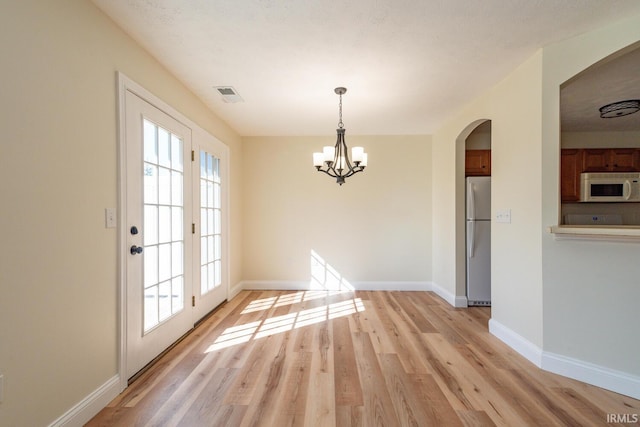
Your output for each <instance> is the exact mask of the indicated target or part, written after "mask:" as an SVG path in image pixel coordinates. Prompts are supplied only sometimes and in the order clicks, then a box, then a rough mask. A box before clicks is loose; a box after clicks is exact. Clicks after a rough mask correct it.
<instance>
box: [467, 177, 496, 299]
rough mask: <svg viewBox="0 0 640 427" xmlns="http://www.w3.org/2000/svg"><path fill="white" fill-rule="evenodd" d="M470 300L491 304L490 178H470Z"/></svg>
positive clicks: (468, 200) (468, 267)
mask: <svg viewBox="0 0 640 427" xmlns="http://www.w3.org/2000/svg"><path fill="white" fill-rule="evenodd" d="M466 194H467V203H466V205H467V206H466V208H467V209H466V211H467V214H466V225H467V304H468V305H470V306H474V305H476V306H477V305H479V306H488V305H491V178H490V177H488V176H482V177H469V178H467V190H466Z"/></svg>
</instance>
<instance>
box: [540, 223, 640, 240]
mask: <svg viewBox="0 0 640 427" xmlns="http://www.w3.org/2000/svg"><path fill="white" fill-rule="evenodd" d="M547 231H548V232H549V233H552V234H554V237H555V238H556V239H557V240H558V239H586V240H607V241H621V240H624V241H636V242H639V243H640V226H638V225H626V226H625V225H615V226H605V225H601V226H593V225H554V226H551V227H548V228H547Z"/></svg>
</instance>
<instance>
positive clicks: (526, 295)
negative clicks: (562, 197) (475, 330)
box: [432, 17, 640, 395]
mask: <svg viewBox="0 0 640 427" xmlns="http://www.w3.org/2000/svg"><path fill="white" fill-rule="evenodd" d="M638 40H640V17H635V18H629V19H627V20H626V21H623V22H620V23H618V24H616V25H613V26H610V27H607V28H603V29H600V30H597V31H593V32H591V33H587V34H584V35H582V36H580V37H576V38H574V39H571V40H568V41H566V42H563V43H558V44H556V45H553V46H549V47H547V48H545V49H543V50H541V51H539V52H537V53H536V54H535V55H534V56H532V57H531V58H530V59H529V60H527V61H526V62H525V63H524V64H522V65H521V66H520V67H519V68H518V69H516V70H515V71H514V72H513V73H511V74H510V75H509V77H507V78H506V79H505V80H504V81H502V82H500V83H499V84H497V85H496V86H495V87H493V88H492V89H490V90H489V91H487V93H486V94H484V95H482V96H480V97H478V98H477V99H476V100H474V101H473V102H472V103H470V104H469V105H468V106H467V107H466V108H464V109H463V110H462V111H461V112H460V113H459V114H458V115H457V116H456V117H455V118H453V119H452V120H450V121H449V122H448V123H447V124H446V125H445V126H443V127H442V128H441V129H439V130H438V131H437V132H436V133H435V134H434V136H433V153H432V158H433V218H434V227H433V250H432V252H433V282H434V283H435V284H436V285H438V286H440V287H442V288H444V289H445V290H446V291H448V292H452V293H453V292H455V293H456V294H457V295H463V292H464V265H463V264H461V263H462V262H464V253H463V252H461V248H463V247H464V246H463V245H464V237H463V236H464V228H463V227H461V225H460V224H461V221H462V220H461V217H462V215H463V213H462V212H463V209H462V206H464V198H463V197H462V195H463V194H464V186H463V185H462V184H461V182H462V180H463V178H464V174H463V173H462V172H461V169H462V168H463V165H464V163H463V161H461V159H462V158H463V152H462V150H463V148H461V141H464V138H466V136H467V135H468V133H469V131H470V130H469V129H470V127H471V128H472V127H473V126H476V125H477V123H478V121H479V120H485V119H490V120H491V123H492V138H491V141H492V211H493V214H494V216H495V211H496V210H498V209H506V208H510V209H511V216H512V222H511V224H497V223H495V222H494V224H493V227H492V270H491V271H492V294H493V295H492V299H493V307H492V318H493V320H495V321H497V322H499V323H500V324H501V325H503V326H504V327H506V328H507V329H508V330H509V331H510V333H511V334H513V335H511V338H513V339H514V341H513V342H512V344H514V342H515V344H516V345H519V344H522V345H523V347H522V348H520V350H523V351H524V352H525V353H529V356H531V357H532V359H537V360H538V363H540V361H542V364H543V366H544V365H545V364H546V363H547V362H549V361H551V359H553V358H555V360H553V361H552V362H553V369H555V370H556V371H558V372H560V371H562V372H565V374H570V371H571V370H573V372H582V373H581V374H579V376H580V377H581V378H583V379H585V380H593V381H594V382H596V383H598V382H599V383H600V384H603V385H604V384H605V383H606V382H607V381H609V379H610V378H612V377H616V376H617V378H622V377H620V376H618V374H617V373H620V374H621V375H622V376H630V377H633V378H637V376H638V374H639V373H640V365H638V363H637V361H638V356H637V355H638V354H640V341H638V340H636V339H633V338H631V337H635V336H636V335H637V331H636V329H637V325H638V324H640V314H639V313H640V312H638V310H637V307H636V306H637V304H636V302H637V301H638V300H640V287H638V286H637V283H638V277H640V264H639V263H638V262H637V259H638V256H639V255H640V249H638V244H637V243H630V242H628V241H626V242H603V241H596V240H591V241H584V240H582V241H575V240H557V239H556V238H555V237H554V236H553V235H551V234H550V233H548V232H547V228H548V227H549V226H551V225H555V224H557V223H558V212H559V191H558V189H559V152H560V123H559V88H560V85H561V84H562V83H563V82H565V81H566V80H567V79H569V78H571V77H572V76H574V75H575V74H577V73H579V72H580V71H582V70H584V69H585V68H587V67H588V66H590V65H591V64H593V63H595V62H597V61H599V60H600V59H602V58H604V57H606V56H607V55H609V54H612V53H614V52H615V51H617V50H618V49H622V48H625V47H626V46H629V45H631V44H633V43H637V42H638ZM452 164H455V165H456V170H455V171H454V170H452V169H451V165H452ZM454 235H455V236H456V237H455V240H454V239H451V238H450V236H454ZM461 253H462V256H461V255H460V254H461ZM536 353H537V355H536ZM558 360H560V362H558V363H556V362H557V361H558ZM550 366H551V365H550ZM591 366H596V367H598V368H596V369H593V368H591ZM558 367H559V368H558ZM600 368H603V370H600ZM609 370H611V371H613V372H614V374H609V373H608V372H609ZM585 372H586V373H585ZM615 372H617V373H615ZM603 375H604V377H603ZM607 375H610V376H609V377H607ZM603 378H604V381H601V380H602V379H603ZM624 381H626V380H624ZM624 381H623V382H624ZM630 381H631V383H633V381H636V383H637V379H636V380H630ZM613 382H615V381H613ZM631 383H625V384H631ZM617 384H620V382H618V383H617ZM625 387H626V386H625ZM631 387H633V386H631ZM626 390H627V393H631V391H630V390H631V388H629V387H628V388H626ZM635 395H637V390H636V391H635Z"/></svg>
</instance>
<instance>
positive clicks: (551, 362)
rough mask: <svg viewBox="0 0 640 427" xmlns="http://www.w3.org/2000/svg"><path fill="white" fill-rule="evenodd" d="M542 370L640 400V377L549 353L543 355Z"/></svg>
mask: <svg viewBox="0 0 640 427" xmlns="http://www.w3.org/2000/svg"><path fill="white" fill-rule="evenodd" d="M542 369H544V370H545V371H549V372H553V373H554V374H558V375H562V376H564V377H569V378H573V379H574V380H578V381H582V382H584V383H587V384H591V385H595V386H597V387H601V388H604V389H607V390H611V391H614V392H616V393H620V394H624V395H625V396H629V397H633V398H634V399H640V377H638V376H635V375H631V374H628V373H626V372H621V371H616V370H614V369H609V368H606V367H603V366H599V365H595V364H593V363H589V362H584V361H582V360H578V359H573V358H571V357H567V356H563V355H561V354H555V353H550V352H547V351H545V352H543V353H542Z"/></svg>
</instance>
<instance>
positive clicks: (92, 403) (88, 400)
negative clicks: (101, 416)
mask: <svg viewBox="0 0 640 427" xmlns="http://www.w3.org/2000/svg"><path fill="white" fill-rule="evenodd" d="M120 391H121V390H120V376H119V375H115V376H113V377H111V378H110V379H109V380H108V381H107V382H106V383H104V384H103V385H101V386H100V387H98V388H97V389H96V390H94V391H93V392H92V393H91V394H89V395H88V396H87V397H85V398H84V399H82V400H81V401H80V402H78V403H77V404H75V405H74V406H73V407H72V408H71V409H69V410H68V411H67V412H65V413H64V414H63V415H62V416H60V418H58V419H57V420H55V421H54V422H52V423H51V424H49V426H50V427H63V426H82V425H84V424H85V423H86V422H87V421H89V420H90V419H91V418H93V417H94V416H95V415H96V414H97V413H98V412H100V410H102V409H103V408H104V407H105V406H107V405H108V404H109V402H111V401H112V400H113V399H115V397H116V396H117V395H118V394H119V393H120Z"/></svg>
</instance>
